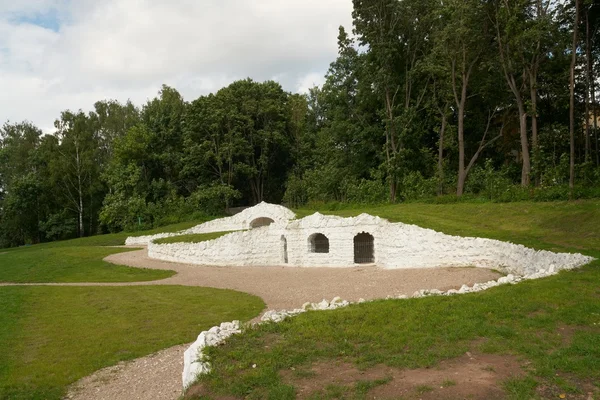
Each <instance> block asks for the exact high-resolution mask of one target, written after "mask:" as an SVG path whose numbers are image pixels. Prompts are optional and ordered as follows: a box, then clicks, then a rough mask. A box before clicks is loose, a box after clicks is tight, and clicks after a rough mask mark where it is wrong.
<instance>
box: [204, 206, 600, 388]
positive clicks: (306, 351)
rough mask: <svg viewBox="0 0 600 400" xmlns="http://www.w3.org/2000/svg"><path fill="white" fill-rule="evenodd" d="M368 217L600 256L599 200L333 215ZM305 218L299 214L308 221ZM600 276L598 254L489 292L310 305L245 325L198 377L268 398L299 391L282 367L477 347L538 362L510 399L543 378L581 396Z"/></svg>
mask: <svg viewBox="0 0 600 400" xmlns="http://www.w3.org/2000/svg"><path fill="white" fill-rule="evenodd" d="M361 212H369V213H371V214H376V215H380V216H382V217H385V218H388V219H390V220H392V221H403V222H407V223H415V224H418V225H421V226H425V227H430V228H434V229H437V230H441V231H443V232H446V233H449V234H460V235H463V236H483V237H490V238H496V239H501V240H510V241H513V242H517V243H522V244H524V245H527V246H531V247H536V248H544V249H560V250H563V251H582V252H584V253H585V254H589V255H592V256H594V257H597V258H600V201H598V200H594V201H580V202H575V203H565V202H563V203H509V204H492V203H484V204H464V203H459V204H451V205H426V204H406V205H395V206H384V207H375V208H365V209H362V210H343V211H339V212H336V214H341V215H345V216H349V215H357V214H360V213H361ZM308 213H310V212H308V211H301V212H300V214H301V215H300V216H302V215H306V214H308ZM598 282H600V261H594V262H593V263H591V264H590V265H588V266H586V267H584V268H582V269H579V270H575V271H571V272H563V273H561V274H559V275H557V276H553V277H550V278H546V279H541V280H536V281H527V282H522V283H520V284H518V285H515V286H512V285H509V286H501V287H497V288H494V289H491V290H488V291H486V292H481V293H474V294H469V295H461V296H453V297H431V298H424V299H410V300H389V301H383V300H382V301H376V302H371V303H364V304H358V305H353V306H351V307H348V308H345V309H341V310H336V311H326V312H309V313H306V314H302V315H300V316H298V317H295V318H293V319H288V320H286V321H284V322H283V323H280V324H268V325H263V326H260V327H258V328H255V329H251V330H248V331H247V332H246V333H245V334H243V335H241V336H236V337H233V338H232V339H230V340H229V341H228V343H227V344H226V345H225V346H222V347H218V348H211V349H209V351H208V353H209V356H210V357H211V360H213V372H212V373H211V374H209V375H207V376H204V377H202V378H201V383H202V384H203V385H204V386H205V388H207V389H208V390H210V391H211V392H212V393H214V394H222V395H233V396H239V397H244V398H249V399H259V398H265V397H267V396H268V394H269V393H277V392H279V391H284V390H286V391H288V392H289V391H290V390H291V389H293V388H290V387H289V385H288V384H285V383H283V382H282V380H281V378H280V371H283V370H289V369H290V368H292V367H293V368H296V369H309V368H310V365H311V364H313V363H316V362H319V363H328V362H331V363H332V364H333V363H334V362H337V361H340V360H341V361H346V362H352V363H355V364H357V365H358V366H359V367H360V368H369V367H371V366H374V365H377V364H385V365H389V366H392V367H398V368H423V367H433V366H435V365H436V364H437V363H439V362H440V361H441V360H445V359H451V358H454V357H458V356H460V355H462V354H464V353H465V352H466V351H469V350H471V351H473V350H476V351H481V352H484V353H499V354H514V355H516V356H517V357H518V358H519V359H520V360H522V361H523V362H525V361H526V362H528V363H529V364H528V366H527V367H525V371H526V372H527V373H528V375H527V376H526V377H525V378H522V379H513V380H510V381H507V382H505V383H504V386H502V387H503V388H504V390H505V392H506V395H507V396H508V397H509V398H529V397H531V395H532V393H535V390H536V386H537V385H538V383H539V382H545V384H546V385H550V386H556V387H558V388H560V389H562V390H564V391H565V392H566V393H576V392H577V391H578V390H580V388H581V386H582V385H583V384H594V383H595V384H598V382H600V286H599V284H598ZM565 329H566V330H565ZM565 332H567V333H565ZM253 364H256V365H257V368H252V367H251V366H252V365H253ZM557 374H559V375H560V378H559V377H557ZM528 396H529V397H528ZM290 398H293V397H290Z"/></svg>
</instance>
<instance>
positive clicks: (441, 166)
mask: <svg viewBox="0 0 600 400" xmlns="http://www.w3.org/2000/svg"><path fill="white" fill-rule="evenodd" d="M447 108H448V106H447V105H446V106H444V109H443V111H442V127H441V128H440V142H439V145H438V179H439V184H438V195H442V194H444V133H445V132H446V121H447V117H446V109H447Z"/></svg>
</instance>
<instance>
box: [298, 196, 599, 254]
mask: <svg viewBox="0 0 600 400" xmlns="http://www.w3.org/2000/svg"><path fill="white" fill-rule="evenodd" d="M314 211H317V210H299V211H298V212H297V214H298V217H299V218H300V217H303V216H306V215H309V214H312V213H313V212H314ZM319 212H321V213H323V214H335V215H340V216H344V217H349V216H356V215H358V214H360V213H363V212H367V213H370V214H373V215H378V216H380V217H382V218H387V219H389V220H390V221H393V222H404V223H407V224H415V225H419V226H423V227H427V228H431V229H435V230H438V231H441V232H444V233H447V234H451V235H460V236H478V237H489V238H493V239H499V240H507V241H512V242H516V243H521V244H524V245H528V246H532V247H536V248H540V249H548V250H552V249H555V250H567V249H570V250H573V249H576V250H600V200H599V199H595V200H585V201H583V200H582V201H577V202H551V203H539V202H523V203H500V204H497V203H458V204H448V205H442V204H440V205H437V204H419V203H409V204H398V205H390V206H380V207H369V208H361V209H348V210H340V211H324V210H319Z"/></svg>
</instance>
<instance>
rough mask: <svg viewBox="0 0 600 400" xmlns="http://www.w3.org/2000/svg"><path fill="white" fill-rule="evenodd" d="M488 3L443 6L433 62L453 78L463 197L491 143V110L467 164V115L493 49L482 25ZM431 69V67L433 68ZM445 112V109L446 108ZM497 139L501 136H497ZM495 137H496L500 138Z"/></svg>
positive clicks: (453, 0)
mask: <svg viewBox="0 0 600 400" xmlns="http://www.w3.org/2000/svg"><path fill="white" fill-rule="evenodd" d="M485 11H486V10H485V9H484V4H483V3H481V2H479V1H478V0H471V1H463V0H451V1H449V2H446V3H445V4H444V6H443V7H442V8H441V9H440V15H441V18H440V20H439V21H438V25H437V26H436V27H437V29H436V32H435V33H434V35H433V38H434V43H435V47H434V51H433V53H432V55H431V56H430V62H431V63H433V64H437V66H438V68H441V69H442V71H445V75H446V76H449V78H450V82H451V84H450V91H451V94H452V99H453V101H454V106H455V107H456V108H455V113H456V119H457V136H458V153H459V154H458V174H457V176H458V181H457V186H456V195H457V196H459V197H460V196H462V195H463V193H464V189H465V182H466V180H467V176H468V174H469V171H470V169H471V168H472V167H473V165H474V163H475V161H476V160H477V158H478V157H479V155H480V153H481V151H482V150H483V149H484V148H485V147H486V146H488V145H489V144H490V143H491V142H490V141H486V139H487V133H488V131H489V129H490V124H491V119H492V118H493V115H494V114H495V111H491V112H490V115H489V117H488V120H487V124H486V130H485V132H484V133H483V135H482V136H481V141H480V144H479V147H478V150H477V151H476V152H475V153H474V155H473V157H472V158H471V160H470V162H469V163H468V164H466V162H465V161H466V152H465V114H466V108H467V100H468V99H469V98H471V97H473V96H474V95H475V94H477V91H474V90H472V89H471V87H470V86H471V85H472V79H473V75H474V74H475V73H476V72H477V70H478V69H480V68H481V66H482V65H484V58H485V56H486V54H485V52H486V50H487V49H488V48H489V40H488V39H489V30H487V29H486V28H485V27H483V29H482V26H481V25H480V23H481V21H483V20H484V16H485ZM430 68H431V67H430ZM442 112H443V110H442ZM496 139H497V138H496ZM496 139H494V140H496Z"/></svg>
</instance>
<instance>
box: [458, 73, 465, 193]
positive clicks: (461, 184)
mask: <svg viewBox="0 0 600 400" xmlns="http://www.w3.org/2000/svg"><path fill="white" fill-rule="evenodd" d="M466 79H467V78H465V76H464V75H463V83H462V90H461V97H460V103H459V105H458V184H457V185H456V195H457V196H458V197H461V196H462V195H463V193H464V190H465V181H466V180H467V174H466V171H465V131H464V130H465V124H464V122H465V121H464V120H465V101H466V98H467V82H466Z"/></svg>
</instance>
